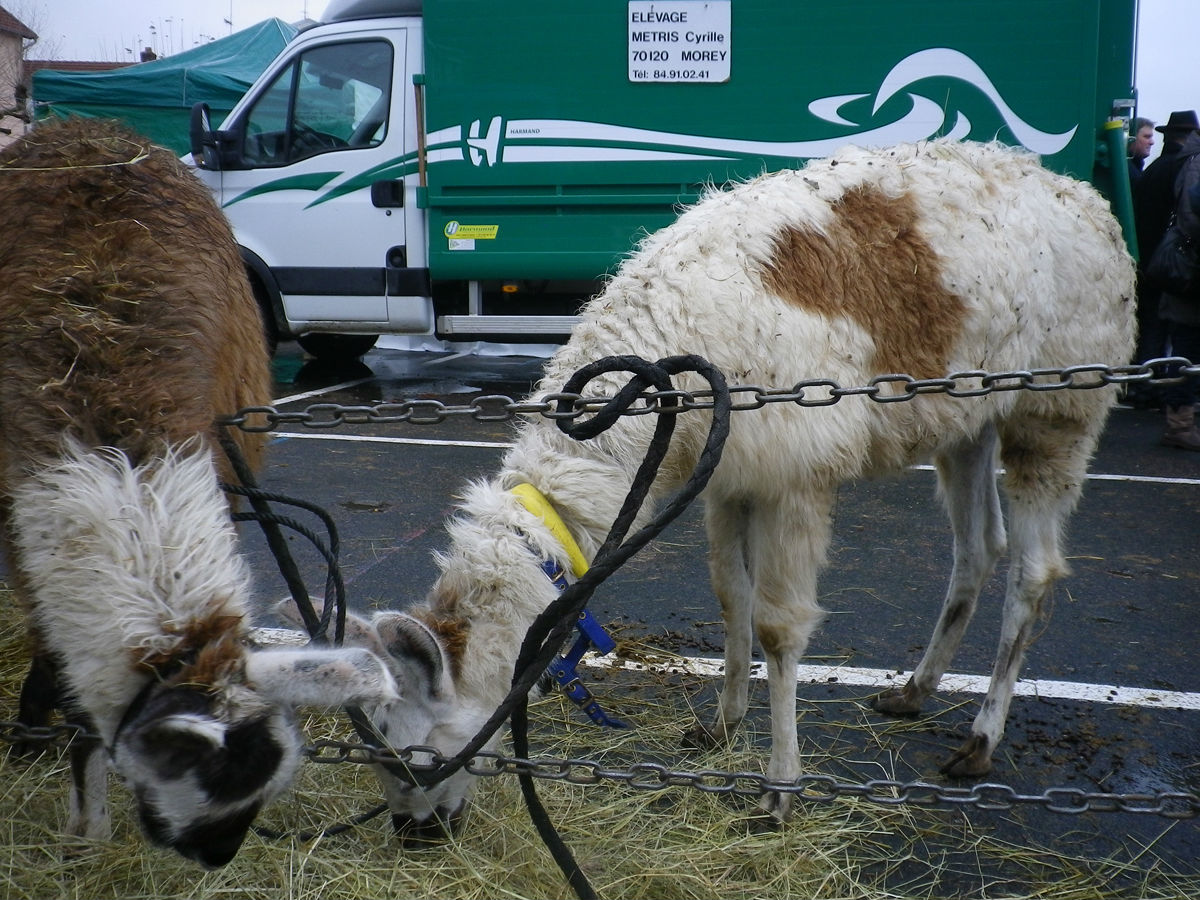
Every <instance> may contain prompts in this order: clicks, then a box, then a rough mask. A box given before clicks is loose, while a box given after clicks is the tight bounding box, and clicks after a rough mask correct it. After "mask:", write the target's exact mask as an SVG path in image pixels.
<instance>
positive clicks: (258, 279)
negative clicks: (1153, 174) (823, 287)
mask: <svg viewBox="0 0 1200 900" xmlns="http://www.w3.org/2000/svg"><path fill="white" fill-rule="evenodd" d="M1136 15H1137V9H1136V0H971V2H969V3H968V2H960V0H855V2H853V3H844V4H843V3H827V2H824V3H816V2H808V0H790V2H786V3H780V2H779V0H572V2H563V0H508V2H505V3H496V2H494V0H331V2H330V4H329V7H328V9H327V10H326V12H325V15H324V17H323V21H322V22H321V23H320V24H319V25H317V26H315V27H313V28H311V29H309V30H307V31H303V32H301V33H300V34H299V35H298V36H297V37H296V38H295V39H294V40H293V41H292V42H291V43H290V44H289V45H288V46H287V47H286V48H284V50H283V51H282V52H281V53H280V55H279V57H278V58H277V59H276V60H275V62H274V63H272V64H271V65H270V66H269V67H268V68H267V70H266V71H265V72H264V73H263V75H262V76H261V77H260V78H259V80H258V81H257V82H256V83H255V84H254V85H253V86H252V87H251V88H250V90H249V91H247V93H246V95H245V96H244V97H243V98H242V100H241V101H240V102H239V103H238V104H237V106H235V107H234V109H233V110H232V111H231V112H230V113H229V115H228V117H227V118H226V119H225V121H224V122H223V123H222V124H221V125H220V127H219V128H218V129H216V130H214V129H213V128H212V127H211V123H210V122H209V120H208V116H207V115H206V112H205V110H204V108H203V107H202V106H198V107H197V108H196V109H195V110H193V116H192V128H191V145H192V159H193V161H194V163H195V165H196V167H197V168H196V172H197V174H198V175H199V176H200V177H201V178H202V179H203V180H204V181H205V182H206V183H207V184H208V185H209V186H210V188H211V189H212V190H213V192H214V194H215V195H216V196H217V198H218V200H219V202H220V204H221V206H222V207H223V209H224V210H225V213H226V215H227V216H228V218H229V220H230V222H231V224H232V225H233V228H234V231H235V233H236V235H237V238H238V241H239V243H240V244H241V247H242V251H243V256H244V258H245V260H246V265H247V269H248V271H249V273H250V275H251V279H252V282H253V284H254V287H255V290H256V291H257V293H258V296H259V299H260V302H261V303H262V306H263V309H264V312H265V314H266V316H267V319H268V327H269V329H270V330H271V333H272V336H273V337H295V338H297V339H298V340H299V341H300V343H301V345H302V346H303V347H304V348H305V349H307V350H309V351H310V352H312V353H313V354H315V355H317V356H323V357H335V356H354V355H359V354H361V353H363V352H365V351H366V350H367V349H369V348H370V347H371V346H372V345H373V344H374V342H375V340H376V338H377V337H378V335H380V334H423V335H436V336H438V337H441V338H447V339H451V340H477V339H490V340H506V341H557V340H561V339H562V338H563V337H564V336H565V335H566V334H567V333H568V332H569V330H570V328H571V326H572V325H573V324H574V322H575V321H576V319H575V313H576V312H577V310H578V306H579V304H580V303H581V302H582V301H583V300H585V299H586V298H587V297H588V296H590V295H591V294H592V293H593V292H594V291H595V290H596V287H597V285H598V284H599V282H600V281H601V280H602V279H603V277H604V276H605V274H606V273H609V272H611V271H613V270H614V268H615V267H616V266H617V265H618V264H619V262H620V260H621V259H622V258H623V257H624V256H625V255H626V254H628V253H629V251H630V250H631V249H632V248H633V246H634V245H635V244H636V242H637V240H638V239H639V237H640V236H642V235H644V234H646V233H648V232H651V231H654V230H656V229H658V228H660V227H662V226H664V225H667V224H668V223H670V222H671V221H672V220H673V218H674V217H675V215H676V214H677V212H678V209H679V206H680V205H681V204H686V203H689V202H691V201H693V200H695V199H696V198H697V197H698V196H699V195H700V193H701V191H702V190H704V188H705V186H708V185H718V186H719V185H721V184H723V183H726V182H728V181H730V180H732V179H742V178H746V177H751V176H754V175H756V174H759V173H761V172H763V171H767V170H773V169H778V168H783V167H796V166H800V165H802V164H803V163H804V161H805V160H807V159H810V158H813V157H819V156H825V155H828V154H829V153H831V152H833V151H834V150H836V149H837V148H838V147H840V146H842V145H844V144H847V143H854V144H863V145H873V146H883V145H888V144H894V143H900V142H907V141H919V140H924V139H927V138H931V137H935V136H942V135H950V136H953V137H956V138H962V139H972V140H993V139H998V140H1001V141H1004V142H1007V143H1011V144H1020V145H1023V146H1025V147H1027V148H1029V149H1030V150H1033V151H1034V152H1036V153H1038V154H1040V155H1041V156H1042V157H1043V159H1044V161H1045V162H1046V164H1047V165H1048V166H1050V167H1051V168H1054V169H1056V170H1058V171H1061V172H1065V173H1068V174H1070V175H1073V176H1075V177H1078V178H1081V179H1086V180H1090V181H1094V182H1096V183H1097V184H1098V185H1099V186H1100V188H1101V189H1102V190H1103V191H1105V193H1106V194H1107V195H1108V196H1109V197H1110V198H1111V199H1112V201H1113V203H1114V207H1115V208H1116V210H1117V212H1118V214H1119V215H1120V216H1121V217H1122V218H1123V223H1124V224H1126V225H1127V226H1128V225H1129V224H1130V223H1129V222H1128V177H1127V173H1126V168H1125V165H1124V156H1125V153H1124V136H1125V130H1124V129H1125V126H1126V124H1127V122H1128V121H1129V119H1130V117H1131V116H1132V115H1133V114H1134V112H1135V105H1136V104H1135V96H1136V95H1135V93H1134V85H1133V62H1134V35H1135V25H1136ZM1113 163H1115V164H1113ZM1127 233H1132V229H1131V228H1128V227H1127Z"/></svg>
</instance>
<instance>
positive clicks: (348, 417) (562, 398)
mask: <svg viewBox="0 0 1200 900" xmlns="http://www.w3.org/2000/svg"><path fill="white" fill-rule="evenodd" d="M1168 369H1170V370H1171V371H1173V372H1174V373H1175V374H1174V375H1172V376H1171V377H1167V376H1165V375H1164V374H1163V372H1164V371H1165V370H1168ZM1191 375H1200V364H1198V365H1193V364H1192V362H1191V361H1190V360H1189V359H1187V358H1186V357H1182V356H1172V357H1163V358H1161V359H1152V360H1149V361H1147V362H1145V363H1141V364H1136V365H1122V366H1108V365H1102V364H1099V363H1096V364H1087V365H1076V366H1064V367H1061V368H1047V369H1021V370H1016V371H1011V372H986V371H982V370H978V371H969V372H956V373H954V374H953V375H949V376H947V377H945V378H913V377H912V376H911V375H902V374H890V375H877V376H876V377H874V378H872V379H871V381H870V382H869V383H868V384H865V385H861V386H858V387H842V386H841V385H840V384H838V383H837V382H836V381H832V380H830V379H827V378H814V379H809V380H806V381H801V382H798V383H796V384H795V385H793V386H792V387H790V388H768V387H762V386H760V385H735V386H732V387H730V389H729V392H730V394H731V395H732V397H733V401H734V403H733V409H734V410H738V411H744V410H753V409H762V408H763V407H764V406H766V405H767V404H770V403H789V404H794V405H796V406H801V407H809V408H817V407H825V406H833V405H834V404H836V403H839V402H841V401H842V400H843V399H845V398H847V397H858V396H862V397H866V398H867V399H869V400H873V401H874V402H876V403H900V402H904V401H907V400H912V399H913V398H915V397H918V396H924V395H928V394H944V395H946V396H949V397H954V398H967V397H984V396H987V395H988V394H995V393H1000V392H1004V391H1020V390H1026V391H1061V390H1092V389H1095V388H1102V387H1107V386H1109V385H1128V384H1159V385H1161V384H1174V383H1177V382H1179V381H1181V380H1182V379H1183V378H1184V377H1185V376H1191ZM611 399H612V398H611V397H606V396H589V395H584V394H575V393H561V392H560V393H551V394H543V395H541V397H540V398H539V399H536V400H534V399H528V400H514V399H513V398H512V397H509V396H507V395H504V394H483V395H480V396H478V397H475V398H474V399H472V400H471V401H470V402H469V403H466V404H463V405H458V406H452V405H449V404H446V403H443V402H442V401H441V400H432V399H415V400H403V401H400V402H393V403H377V404H372V405H368V406H343V405H341V404H337V403H313V404H310V405H309V406H307V407H305V408H304V409H301V410H295V411H291V412H282V411H280V410H278V409H276V408H275V407H272V406H250V407H246V408H244V409H241V410H239V411H238V412H237V413H235V414H234V415H232V416H229V417H228V418H226V419H223V420H222V422H223V423H224V424H227V425H232V426H234V427H237V428H240V429H241V430H243V431H249V432H267V431H275V430H277V429H278V428H279V427H280V426H281V425H299V426H302V427H305V428H313V429H333V428H340V427H342V426H344V425H356V426H364V425H400V424H407V425H440V424H443V423H444V422H446V421H447V420H449V419H471V420H473V421H476V422H507V421H510V420H512V419H516V418H519V417H521V416H542V417H543V418H547V419H577V418H580V417H582V416H585V415H588V414H589V413H594V412H596V411H597V410H599V409H601V408H602V407H604V406H605V405H606V404H607V403H608V402H609V401H610V400H611ZM560 406H561V407H562V409H561V410H560V409H559V407H560ZM712 406H713V401H712V391H708V390H700V391H684V390H670V391H652V390H647V391H646V392H645V393H643V394H642V397H641V399H640V402H639V403H638V404H636V405H635V406H632V407H630V408H629V409H628V410H626V411H625V412H623V413H622V415H629V416H640V415H647V414H649V413H662V414H667V415H676V414H678V413H680V412H686V411H689V410H703V409H712Z"/></svg>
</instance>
